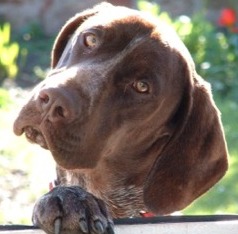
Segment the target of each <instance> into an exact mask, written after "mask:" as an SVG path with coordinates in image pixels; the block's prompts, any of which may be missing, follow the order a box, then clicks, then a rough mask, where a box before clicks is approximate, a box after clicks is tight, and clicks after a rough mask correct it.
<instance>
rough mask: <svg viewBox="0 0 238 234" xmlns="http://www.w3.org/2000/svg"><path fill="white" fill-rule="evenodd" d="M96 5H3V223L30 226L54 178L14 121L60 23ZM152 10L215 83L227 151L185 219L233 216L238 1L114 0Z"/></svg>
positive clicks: (48, 161)
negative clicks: (225, 161)
mask: <svg viewBox="0 0 238 234" xmlns="http://www.w3.org/2000/svg"><path fill="white" fill-rule="evenodd" d="M100 2H101V1H98V0H90V1H82V0H67V1H63V0H41V1H39V0H0V224H12V223H14V224H16V223H18V224H31V212H32V207H33V204H34V202H35V200H36V199H37V198H38V197H40V196H41V195H42V194H43V193H45V192H47V191H48V183H49V182H50V181H51V180H53V179H54V162H53V160H52V158H51V156H50V155H49V153H48V152H47V151H45V150H43V149H41V148H40V147H39V146H37V145H31V144H29V143H28V142H27V141H26V139H25V138H24V137H16V136H14V134H13V132H12V124H13V121H14V118H15V117H16V114H17V111H18V109H19V108H20V107H21V105H22V103H23V102H24V99H25V98H26V97H27V95H28V93H29V91H30V90H31V89H32V88H33V87H34V86H35V85H36V84H37V83H38V82H40V81H41V80H42V79H44V77H45V74H46V73H47V70H48V69H49V64H50V51H51V47H52V44H53V41H54V38H55V36H56V35H57V32H58V31H59V29H60V27H61V26H62V25H63V24H64V23H65V21H66V20H67V19H68V18H69V17H71V16H73V15H74V14H75V13H77V12H80V11H82V10H84V9H86V8H89V7H92V6H93V5H95V4H97V3H100ZM108 2H111V3H113V4H116V5H125V6H128V7H132V8H136V9H139V10H143V11H149V12H150V13H151V14H154V15H155V16H156V17H159V18H161V19H163V20H165V21H167V22H168V23H169V24H171V25H172V26H173V27H174V28H175V29H176V31H177V32H178V34H179V35H180V37H181V38H182V40H183V41H184V43H185V44H186V46H187V47H188V49H189V50H190V52H191V54H192V56H193V59H194V61H195V64H196V68H197V71H198V73H199V74H200V75H201V76H202V77H203V78H204V79H206V80H207V81H209V82H210V83H211V85H212V89H213V94H214V98H215V101H216V103H217V105H218V107H219V109H220V111H221V113H222V121H223V124H224V128H225V134H226V138H227V143H228V149H229V152H230V159H229V161H230V168H229V171H228V173H227V174H226V176H225V177H224V178H223V179H222V180H221V181H220V182H219V183H218V184H217V185H216V186H215V187H213V188H212V189H211V190H210V191H209V192H208V193H206V194H205V195H204V196H202V197H201V198H199V199H198V200H197V201H195V202H194V203H193V204H192V205H191V206H190V207H188V208H187V209H185V210H184V211H182V214H189V215H192V214H200V215H202V214H235V213H236V214H237V213H238V15H237V13H238V2H237V0H216V1H213V0H178V1H173V0H157V1H156V0H155V1H145V0H138V1H136V0H121V1H120V0H111V1H108Z"/></svg>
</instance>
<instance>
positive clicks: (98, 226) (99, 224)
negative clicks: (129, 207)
mask: <svg viewBox="0 0 238 234" xmlns="http://www.w3.org/2000/svg"><path fill="white" fill-rule="evenodd" d="M94 227H95V229H96V231H97V233H98V234H102V233H104V227H103V225H102V222H101V221H100V220H95V221H94Z"/></svg>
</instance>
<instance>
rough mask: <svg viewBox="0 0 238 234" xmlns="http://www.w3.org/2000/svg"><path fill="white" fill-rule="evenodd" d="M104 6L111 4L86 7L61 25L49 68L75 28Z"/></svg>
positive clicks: (55, 63) (53, 65) (52, 65)
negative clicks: (86, 8)
mask: <svg viewBox="0 0 238 234" xmlns="http://www.w3.org/2000/svg"><path fill="white" fill-rule="evenodd" d="M106 7H112V5H111V4H109V3H101V4H99V5H97V6H95V7H94V8H92V9H88V10H85V11H83V12H81V13H78V14H76V15H75V16H74V17H72V18H70V19H69V20H68V21H67V22H66V24H65V25H64V26H63V27H62V29H61V30H60V32H59V34H58V36H57V37H56V39H55V42H54V45H53V49H52V54H51V68H54V67H55V66H56V65H57V63H58V62H59V59H60V57H61V55H62V54H63V52H64V49H65V47H66V45H67V43H68V41H69V40H70V38H71V36H72V35H73V33H74V32H75V31H76V30H77V28H78V27H79V26H80V25H81V24H82V23H83V22H84V21H85V20H87V19H88V18H89V17H91V16H93V15H95V14H97V13H98V12H99V11H100V9H103V8H106Z"/></svg>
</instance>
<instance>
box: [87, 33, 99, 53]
mask: <svg viewBox="0 0 238 234" xmlns="http://www.w3.org/2000/svg"><path fill="white" fill-rule="evenodd" d="M84 45H85V46H87V47H88V48H91V49H93V48H95V47H96V46H97V45H98V38H97V36H96V35H95V34H93V33H86V34H85V35H84Z"/></svg>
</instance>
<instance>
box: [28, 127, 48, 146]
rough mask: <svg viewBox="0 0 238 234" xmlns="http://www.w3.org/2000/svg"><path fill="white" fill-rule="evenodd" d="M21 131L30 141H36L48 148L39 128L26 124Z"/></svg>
mask: <svg viewBox="0 0 238 234" xmlns="http://www.w3.org/2000/svg"><path fill="white" fill-rule="evenodd" d="M23 132H25V136H26V138H27V139H28V140H29V141H30V142H32V143H36V144H38V145H40V146H41V147H42V148H45V149H48V145H47V142H46V140H45V137H44V136H43V134H42V133H41V131H40V130H38V129H36V128H34V127H32V126H26V127H24V128H23Z"/></svg>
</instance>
